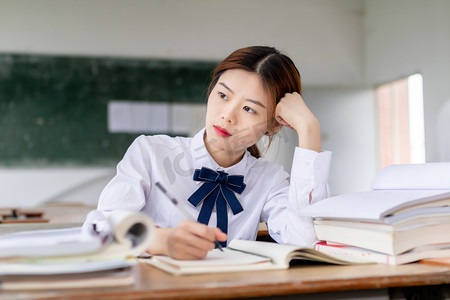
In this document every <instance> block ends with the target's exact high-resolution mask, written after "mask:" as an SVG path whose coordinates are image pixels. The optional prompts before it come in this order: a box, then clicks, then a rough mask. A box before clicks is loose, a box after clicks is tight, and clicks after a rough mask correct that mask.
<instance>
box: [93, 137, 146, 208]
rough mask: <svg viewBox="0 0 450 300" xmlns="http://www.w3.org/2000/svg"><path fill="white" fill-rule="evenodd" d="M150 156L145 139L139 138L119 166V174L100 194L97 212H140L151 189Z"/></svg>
mask: <svg viewBox="0 0 450 300" xmlns="http://www.w3.org/2000/svg"><path fill="white" fill-rule="evenodd" d="M150 166H151V162H150V156H149V154H148V149H146V147H145V143H144V137H143V136H141V137H138V138H137V139H136V140H135V141H134V142H133V143H132V144H131V145H130V147H129V148H128V150H127V152H126V153H125V155H124V157H123V159H122V160H121V161H120V162H119V164H118V165H117V173H116V175H115V176H114V177H113V178H112V179H111V181H110V182H109V183H108V184H107V185H106V186H105V188H104V189H103V191H102V193H101V194H100V198H99V202H98V206H97V210H99V211H103V212H106V211H112V210H128V211H134V212H139V211H140V210H141V209H142V208H143V207H144V206H145V198H146V197H145V195H146V194H147V193H148V189H149V187H150V172H151V170H150Z"/></svg>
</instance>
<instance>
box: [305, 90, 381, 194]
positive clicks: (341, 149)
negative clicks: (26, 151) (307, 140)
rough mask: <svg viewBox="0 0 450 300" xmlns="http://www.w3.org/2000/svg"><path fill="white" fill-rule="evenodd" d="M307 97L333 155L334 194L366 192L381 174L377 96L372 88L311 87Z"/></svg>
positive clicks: (325, 144) (331, 176)
mask: <svg viewBox="0 0 450 300" xmlns="http://www.w3.org/2000/svg"><path fill="white" fill-rule="evenodd" d="M303 96H304V98H305V101H306V103H307V104H308V106H309V108H310V109H311V111H312V112H313V113H314V114H315V115H316V116H317V118H318V119H319V122H320V127H321V132H322V148H323V149H326V150H329V151H332V152H333V159H332V163H331V170H330V176H329V184H330V187H331V192H332V193H333V195H338V194H343V193H350V192H358V191H366V190H369V189H370V183H371V180H372V178H373V176H374V175H375V173H376V172H377V171H378V168H377V165H378V155H377V151H376V140H377V137H376V134H377V130H376V127H375V126H376V123H375V122H376V121H375V117H374V116H375V112H374V108H375V105H374V94H373V91H372V90H371V89H366V88H359V89H356V88H355V89H342V88H341V89H339V88H311V89H306V90H305V92H304V95H303Z"/></svg>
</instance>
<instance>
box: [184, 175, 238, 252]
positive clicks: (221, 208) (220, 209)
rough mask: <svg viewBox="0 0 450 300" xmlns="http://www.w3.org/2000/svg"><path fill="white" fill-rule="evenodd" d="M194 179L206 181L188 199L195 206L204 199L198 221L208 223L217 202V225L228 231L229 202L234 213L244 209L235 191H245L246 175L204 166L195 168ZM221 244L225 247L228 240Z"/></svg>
mask: <svg viewBox="0 0 450 300" xmlns="http://www.w3.org/2000/svg"><path fill="white" fill-rule="evenodd" d="M194 180H195V181H204V182H205V183H204V184H202V186H200V187H199V188H198V190H197V191H195V192H194V193H193V194H192V195H191V196H190V197H189V199H188V201H189V202H190V203H191V204H192V205H194V206H198V205H199V204H200V203H201V202H202V201H203V205H202V209H201V210H200V214H199V215H198V218H197V221H198V222H200V223H203V224H208V223H209V218H210V217H211V213H212V210H213V208H214V204H215V205H216V210H217V227H219V228H220V230H222V231H223V232H225V233H227V232H228V217H227V203H228V205H229V206H230V208H231V211H232V212H233V214H237V213H240V212H241V211H243V210H244V209H243V208H242V206H241V204H240V203H239V200H238V199H237V198H236V195H235V194H234V192H236V193H238V194H240V193H242V192H243V191H244V189H245V183H244V176H241V175H231V176H229V175H228V173H225V172H222V171H214V170H211V169H208V168H205V167H203V168H201V169H196V170H195V172H194ZM221 244H222V246H224V247H225V246H226V242H221Z"/></svg>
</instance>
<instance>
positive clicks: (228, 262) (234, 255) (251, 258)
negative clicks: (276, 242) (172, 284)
mask: <svg viewBox="0 0 450 300" xmlns="http://www.w3.org/2000/svg"><path fill="white" fill-rule="evenodd" d="M152 259H155V260H158V261H161V262H164V263H166V264H169V265H171V266H172V267H175V268H180V269H182V268H199V269H202V268H203V269H208V268H218V267H223V266H232V265H235V266H242V265H252V264H259V263H267V262H268V263H270V264H272V260H271V259H270V258H269V257H263V256H258V255H254V254H251V253H245V252H242V251H236V250H233V249H230V248H223V252H222V251H220V250H219V249H214V250H211V251H209V252H208V254H207V256H206V257H205V258H204V259H199V260H177V259H173V258H171V257H168V256H159V255H156V256H153V258H152Z"/></svg>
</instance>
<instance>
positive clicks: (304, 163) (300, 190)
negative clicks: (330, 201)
mask: <svg viewBox="0 0 450 300" xmlns="http://www.w3.org/2000/svg"><path fill="white" fill-rule="evenodd" d="M330 163H331V152H329V151H323V152H316V151H313V150H308V149H302V148H296V149H295V153H294V159H293V163H292V170H291V177H290V185H289V188H288V191H287V188H286V187H285V186H284V185H283V184H280V186H279V187H275V191H276V190H278V192H274V196H275V197H284V198H285V199H286V193H288V195H289V197H288V201H287V203H286V205H285V207H284V209H282V210H283V211H284V212H283V213H276V214H275V215H274V216H271V217H269V219H268V224H267V225H268V228H269V233H270V235H271V236H272V238H274V239H275V240H276V241H277V242H279V243H284V244H294V245H298V246H304V247H313V246H314V244H315V243H316V242H317V237H316V234H315V231H314V226H313V223H312V218H311V217H305V216H300V214H299V212H300V211H301V210H302V209H303V208H305V207H307V206H308V205H310V204H311V203H314V202H317V201H320V200H322V199H325V198H327V197H329V196H330V189H329V186H328V183H327V182H328V174H329V170H330ZM276 202H278V203H281V202H282V201H276ZM279 209H280V208H279Z"/></svg>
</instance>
